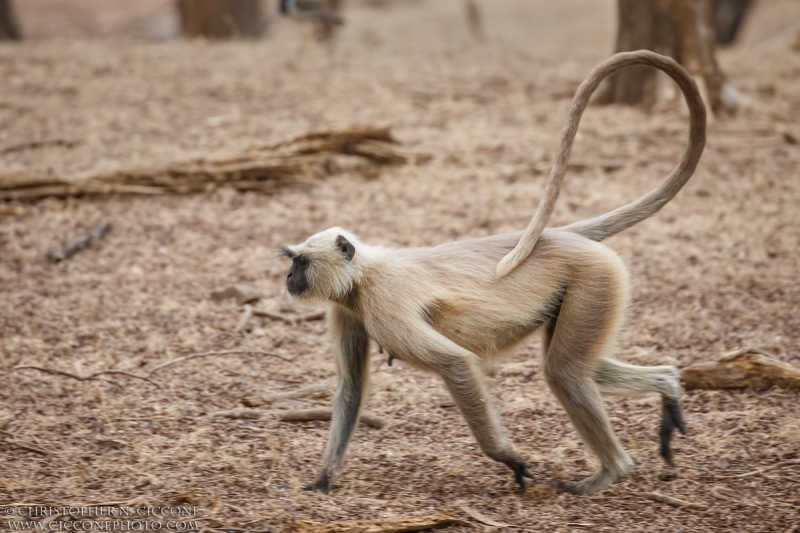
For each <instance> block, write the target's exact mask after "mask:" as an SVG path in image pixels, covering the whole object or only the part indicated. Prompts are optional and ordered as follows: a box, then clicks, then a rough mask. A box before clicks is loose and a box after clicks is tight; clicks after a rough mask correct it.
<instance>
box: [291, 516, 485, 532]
mask: <svg viewBox="0 0 800 533" xmlns="http://www.w3.org/2000/svg"><path fill="white" fill-rule="evenodd" d="M293 526H294V527H293V528H292V531H294V532H295V533H405V532H407V531H428V530H430V529H436V528H440V527H444V526H462V527H475V526H474V524H471V523H470V522H466V521H464V520H459V519H458V518H453V517H452V516H449V515H446V514H441V513H440V514H435V515H430V516H420V517H418V518H384V519H379V520H358V521H352V522H350V521H348V522H332V523H329V524H322V523H319V522H310V521H307V520H298V521H296V522H295V523H294V524H293Z"/></svg>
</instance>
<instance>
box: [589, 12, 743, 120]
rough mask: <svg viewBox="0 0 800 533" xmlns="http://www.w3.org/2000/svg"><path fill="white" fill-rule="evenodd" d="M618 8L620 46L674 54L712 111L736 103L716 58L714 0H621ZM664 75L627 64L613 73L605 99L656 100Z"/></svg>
mask: <svg viewBox="0 0 800 533" xmlns="http://www.w3.org/2000/svg"><path fill="white" fill-rule="evenodd" d="M618 8H619V27H618V28H617V45H616V51H617V52H628V51H632V50H641V49H647V50H653V51H654V52H658V53H659V54H663V55H666V56H670V57H672V58H674V59H675V60H677V61H678V62H679V63H680V64H681V65H683V67H684V68H685V69H686V70H687V71H688V72H689V74H690V75H691V76H692V77H693V78H694V79H695V81H697V82H698V85H699V86H700V90H701V92H702V93H703V99H704V100H705V103H706V107H708V108H709V110H710V111H714V112H716V111H719V110H721V109H723V108H729V107H731V106H732V105H733V101H732V98H731V97H732V94H733V91H728V93H727V94H724V93H725V91H723V88H724V87H725V76H724V75H723V74H722V71H721V70H720V68H719V65H718V63H717V60H716V35H715V31H714V24H713V21H712V15H713V13H712V6H711V0H618ZM662 80H666V78H665V77H664V76H660V75H659V73H658V71H657V70H655V69H653V68H651V67H645V66H641V67H628V68H625V69H623V70H621V71H619V72H617V73H615V74H613V75H612V76H610V77H609V82H608V85H607V87H606V89H605V93H604V95H603V96H602V97H601V100H602V101H604V102H606V103H622V104H628V105H637V104H644V105H652V104H654V103H655V102H656V101H657V100H658V99H659V96H660V92H659V90H660V87H661V86H662ZM664 83H666V81H664Z"/></svg>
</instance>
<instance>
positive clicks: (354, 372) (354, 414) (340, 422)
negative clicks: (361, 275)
mask: <svg viewBox="0 0 800 533" xmlns="http://www.w3.org/2000/svg"><path fill="white" fill-rule="evenodd" d="M330 314H331V334H332V336H333V351H334V357H335V358H336V367H337V372H338V377H339V385H338V388H337V390H336V395H335V396H334V400H333V417H332V419H331V432H330V435H329V437H328V444H327V446H326V448H325V455H324V457H323V460H322V468H321V470H320V473H319V476H318V477H317V480H316V481H315V482H314V484H313V485H307V486H306V487H304V489H305V490H314V491H319V492H328V491H329V490H330V488H331V486H332V485H333V482H334V479H335V476H336V474H337V473H338V470H339V467H341V465H342V462H343V460H344V454H345V451H346V450H347V443H348V442H350V437H351V436H352V435H353V429H355V426H356V423H357V422H358V412H359V410H360V408H361V399H362V397H363V395H364V391H365V390H366V387H367V378H368V376H369V371H368V362H369V335H368V334H367V330H366V328H365V327H364V324H363V323H362V322H361V321H360V320H359V319H358V318H356V317H355V316H353V315H351V314H349V313H348V312H347V311H344V310H342V309H341V308H339V307H334V308H333V309H332V311H331V313H330Z"/></svg>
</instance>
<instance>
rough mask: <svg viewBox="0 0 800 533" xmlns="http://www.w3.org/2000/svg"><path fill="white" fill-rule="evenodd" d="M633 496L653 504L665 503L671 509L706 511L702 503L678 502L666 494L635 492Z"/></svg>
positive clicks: (706, 506) (705, 506)
mask: <svg viewBox="0 0 800 533" xmlns="http://www.w3.org/2000/svg"><path fill="white" fill-rule="evenodd" d="M634 494H635V495H636V496H639V497H641V498H647V499H648V500H653V501H654V502H660V503H666V504H667V505H671V506H672V507H678V508H681V507H686V508H689V509H700V510H706V509H708V505H706V504H704V503H701V502H687V501H686V500H679V499H678V498H673V497H672V496H667V495H666V494H661V493H660V492H636V493H634Z"/></svg>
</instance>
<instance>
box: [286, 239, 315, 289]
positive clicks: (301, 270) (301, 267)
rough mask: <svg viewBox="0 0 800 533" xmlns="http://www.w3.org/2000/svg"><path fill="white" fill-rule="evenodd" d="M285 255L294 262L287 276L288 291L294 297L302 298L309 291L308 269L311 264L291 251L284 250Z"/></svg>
mask: <svg viewBox="0 0 800 533" xmlns="http://www.w3.org/2000/svg"><path fill="white" fill-rule="evenodd" d="M283 255H285V256H286V257H288V258H290V259H291V260H292V266H291V268H290V269H289V273H288V274H287V275H286V289H287V290H288V291H289V294H291V295H292V296H300V295H301V294H303V293H304V292H306V291H307V290H308V278H307V277H306V269H307V268H308V265H309V264H310V261H309V260H308V258H306V257H304V256H302V255H296V254H295V253H294V252H292V251H291V250H289V249H287V248H284V249H283Z"/></svg>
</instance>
